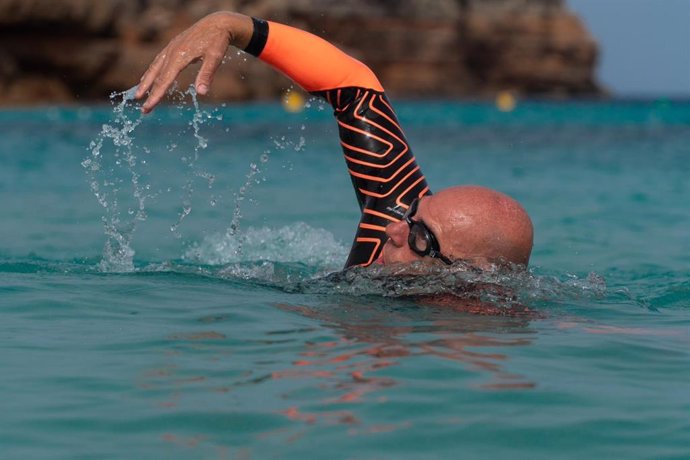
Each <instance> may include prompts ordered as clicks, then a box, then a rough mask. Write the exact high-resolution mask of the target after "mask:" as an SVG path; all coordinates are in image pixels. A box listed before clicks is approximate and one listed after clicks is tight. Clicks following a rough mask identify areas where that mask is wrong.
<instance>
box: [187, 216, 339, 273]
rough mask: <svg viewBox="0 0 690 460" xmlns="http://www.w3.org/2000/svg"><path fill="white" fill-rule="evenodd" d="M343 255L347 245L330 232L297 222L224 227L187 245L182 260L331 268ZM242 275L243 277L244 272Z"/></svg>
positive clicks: (337, 263)
mask: <svg viewBox="0 0 690 460" xmlns="http://www.w3.org/2000/svg"><path fill="white" fill-rule="evenodd" d="M242 248H244V250H245V251H242V250H241V249H242ZM245 254H249V255H250V256H246V255H245ZM346 257H347V248H346V247H345V246H344V245H343V244H341V243H340V242H338V241H337V240H336V239H335V237H334V236H333V234H331V233H330V232H328V231H326V230H323V229H319V228H314V227H310V226H309V225H307V224H305V223H303V222H297V223H295V224H293V225H289V226H286V227H282V228H278V229H274V228H269V227H262V228H252V227H248V228H247V229H245V230H244V231H242V232H236V233H230V232H229V231H228V232H225V233H223V234H216V235H211V236H208V237H206V238H205V239H204V241H203V242H201V243H198V244H195V245H194V246H192V247H191V248H190V249H188V250H187V252H186V253H185V255H184V260H185V261H188V262H193V263H200V264H204V265H229V264H242V263H246V262H256V261H269V262H279V263H292V262H294V263H301V264H304V265H309V266H312V267H315V268H317V269H321V270H334V269H337V268H340V267H341V266H342V263H343V261H344V260H345V258H346ZM226 268H227V267H226ZM242 277H243V278H246V277H245V276H244V275H243V276H242ZM262 279H265V278H262ZM276 281H277V282H280V280H276Z"/></svg>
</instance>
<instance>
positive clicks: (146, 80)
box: [134, 47, 168, 99]
mask: <svg viewBox="0 0 690 460" xmlns="http://www.w3.org/2000/svg"><path fill="white" fill-rule="evenodd" d="M167 51H168V47H166V48H165V49H164V50H163V51H161V52H160V53H158V55H157V56H156V58H155V59H154V60H153V62H152V63H151V64H150V65H149V68H148V69H146V72H144V75H142V76H141V79H140V80H139V86H138V88H137V92H136V94H135V95H134V98H135V99H141V98H143V97H144V96H145V95H146V93H148V91H149V90H150V89H151V85H153V82H154V81H155V80H156V77H157V76H158V74H159V73H160V70H161V67H163V63H164V61H165V58H166V56H167Z"/></svg>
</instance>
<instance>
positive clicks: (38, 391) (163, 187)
mask: <svg viewBox="0 0 690 460" xmlns="http://www.w3.org/2000/svg"><path fill="white" fill-rule="evenodd" d="M308 105H310V107H309V108H308V109H307V110H305V111H303V112H301V113H298V114H292V113H288V112H286V111H285V110H283V108H282V107H281V106H280V105H279V104H275V105H261V104H252V105H240V106H227V107H209V106H202V107H201V108H197V107H195V105H194V101H193V98H192V97H191V96H189V95H187V96H180V97H179V101H178V102H176V103H175V104H174V105H172V106H170V107H167V108H161V109H159V110H158V111H157V112H156V113H154V114H153V115H152V116H150V117H146V118H144V119H141V118H140V117H139V115H138V113H137V112H136V110H135V109H133V108H131V107H125V106H123V105H122V104H120V103H119V102H117V101H116V102H115V103H114V104H113V105H112V106H110V105H105V106H98V107H73V108H60V107H57V108H40V109H26V110H6V111H2V112H0V122H1V123H2V127H3V128H2V136H0V165H1V167H0V203H2V219H1V221H0V370H1V374H0V458H3V459H5V458H7V459H10V458H11V459H19V458H21V459H32V458H51V459H96V458H98V459H105V458H118V459H119V458H122V459H131V458H141V459H153V458H161V459H162V458H165V459H171V458H180V459H182V458H184V459H190V458H199V459H201V458H204V459H206V458H210V459H215V458H219V459H226V458H227V459H235V458H236V459H249V458H329V459H339V458H343V459H345V458H365V459H373V458H411V459H412V458H463V459H474V458H529V459H552V458H626V459H633V458H664V459H671V458H676V459H681V458H690V272H689V270H688V267H689V266H690V212H689V204H688V203H689V201H690V180H689V173H690V103H688V102H681V101H653V102H652V101H648V102H644V101H643V102H615V101H614V102H601V103H587V102H580V103H543V102H522V103H520V104H519V105H518V107H517V108H516V109H515V110H514V111H512V112H510V113H503V112H500V111H498V110H497V109H496V108H495V107H494V106H493V105H492V104H482V103H455V102H442V101H439V102H406V103H398V104H397V108H398V115H399V118H400V119H401V121H402V123H403V126H405V127H406V130H407V135H408V138H409V140H410V142H411V144H412V146H413V148H414V150H415V152H416V154H417V159H418V161H419V163H420V164H421V166H422V168H423V170H424V171H425V174H426V176H427V178H428V180H429V183H430V184H431V186H432V188H433V189H436V190H438V189H440V188H443V187H445V186H449V185H453V184H456V183H468V184H482V185H486V186H489V187H494V188H496V189H499V190H501V191H503V192H506V193H508V194H510V195H512V196H514V197H515V198H517V199H518V200H520V201H521V202H522V203H523V204H524V206H525V208H526V209H527V210H528V212H529V213H530V214H531V216H532V218H533V220H534V224H535V228H536V241H535V250H534V253H533V258H532V264H531V273H530V274H529V275H528V276H527V275H520V276H518V275H510V274H501V273H494V274H490V275H478V274H476V273H470V272H466V271H463V270H461V269H458V270H455V271H453V272H451V273H450V274H447V273H446V274H443V273H435V274H429V276H427V277H421V278H414V277H412V278H411V277H405V276H401V275H400V274H396V273H382V272H380V271H374V272H366V271H354V272H348V273H345V274H342V273H340V274H338V273H337V272H338V271H339V270H340V268H341V267H342V264H343V263H344V260H345V257H346V253H347V250H348V248H349V244H350V242H351V238H352V235H353V232H354V228H355V224H356V222H357V219H358V210H357V205H356V202H355V198H354V194H353V193H352V190H351V184H350V182H349V178H348V176H347V174H346V172H345V165H344V161H343V159H342V157H341V153H340V149H339V144H338V140H337V134H336V128H335V123H334V122H333V121H332V119H331V116H330V110H329V109H327V108H325V107H323V106H322V105H320V104H319V103H316V102H313V101H312V102H310V103H309V104H308ZM333 272H336V274H335V275H334V274H330V275H329V273H333ZM473 277H474V278H473ZM483 277H485V279H483ZM475 281H479V282H484V283H489V284H491V283H493V284H499V285H503V284H505V285H507V286H508V288H509V289H511V290H512V291H513V292H515V293H516V294H515V295H516V299H517V300H514V301H513V303H517V304H519V305H520V306H527V307H528V308H529V309H530V311H531V312H532V313H530V314H514V312H513V310H511V305H509V304H508V303H507V302H506V303H505V304H503V303H502V301H501V300H500V298H493V299H487V302H489V303H492V302H493V304H494V305H495V307H496V311H494V313H496V314H493V315H479V314H471V313H467V312H464V311H462V310H463V309H462V308H450V307H446V308H444V307H439V306H435V305H433V304H426V303H425V302H424V301H423V300H419V297H416V296H414V294H419V293H429V292H435V291H436V290H437V289H438V290H445V292H448V291H453V289H454V287H455V286H457V285H458V283H460V284H462V283H468V282H470V283H471V282H475ZM513 306H514V305H513Z"/></svg>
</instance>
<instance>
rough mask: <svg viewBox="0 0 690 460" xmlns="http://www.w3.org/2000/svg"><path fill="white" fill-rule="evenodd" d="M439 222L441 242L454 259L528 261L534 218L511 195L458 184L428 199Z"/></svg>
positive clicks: (489, 261) (481, 261)
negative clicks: (532, 219) (531, 218)
mask: <svg viewBox="0 0 690 460" xmlns="http://www.w3.org/2000/svg"><path fill="white" fill-rule="evenodd" d="M424 201H426V202H427V203H426V204H427V209H428V213H429V216H428V217H427V218H426V219H425V222H426V220H428V219H433V220H434V221H435V223H436V224H437V225H438V234H437V237H438V239H439V243H440V244H441V248H442V250H443V252H444V253H446V254H448V255H449V256H450V257H451V258H453V259H466V260H471V261H476V262H478V263H486V262H488V263H505V262H510V263H513V264H522V265H527V263H528V262H529V257H530V253H531V252H532V240H533V229H532V221H531V220H530V218H529V216H528V215H527V212H525V210H524V208H523V207H522V206H520V204H519V203H518V202H517V201H515V200H514V199H512V198H510V197H509V196H508V195H505V194H503V193H500V192H497V191H495V190H491V189H489V188H486V187H479V186H473V185H468V186H457V187H451V188H447V189H445V190H442V191H440V192H438V193H436V194H435V195H432V196H431V197H429V198H427V199H425V200H424Z"/></svg>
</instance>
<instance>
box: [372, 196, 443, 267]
mask: <svg viewBox="0 0 690 460" xmlns="http://www.w3.org/2000/svg"><path fill="white" fill-rule="evenodd" d="M430 203H431V204H430ZM439 217H441V218H442V216H439V215H438V213H435V212H434V206H433V196H427V197H424V198H422V199H420V200H416V201H414V202H413V203H412V204H411V205H410V208H409V209H408V211H407V213H406V214H405V217H404V218H403V219H401V220H400V221H399V222H396V223H393V224H390V225H388V226H387V227H386V235H387V236H388V241H386V244H385V245H384V246H383V251H382V253H381V257H380V258H379V262H382V263H384V264H395V263H409V262H413V261H415V260H420V259H432V260H433V259H437V260H442V261H443V262H444V263H446V264H450V263H451V260H449V259H448V258H447V257H446V256H445V255H443V252H442V249H441V248H442V247H443V246H442V245H441V244H440V240H439V238H440V235H442V234H443V233H444V229H443V223H442V221H439Z"/></svg>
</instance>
